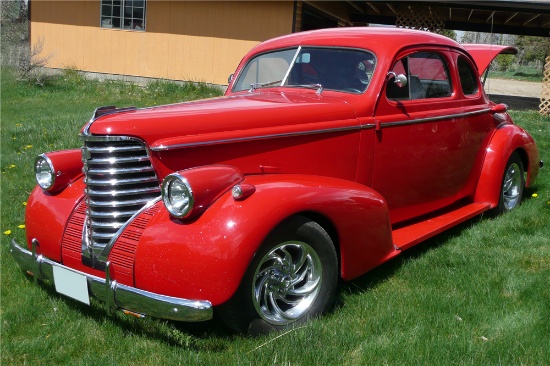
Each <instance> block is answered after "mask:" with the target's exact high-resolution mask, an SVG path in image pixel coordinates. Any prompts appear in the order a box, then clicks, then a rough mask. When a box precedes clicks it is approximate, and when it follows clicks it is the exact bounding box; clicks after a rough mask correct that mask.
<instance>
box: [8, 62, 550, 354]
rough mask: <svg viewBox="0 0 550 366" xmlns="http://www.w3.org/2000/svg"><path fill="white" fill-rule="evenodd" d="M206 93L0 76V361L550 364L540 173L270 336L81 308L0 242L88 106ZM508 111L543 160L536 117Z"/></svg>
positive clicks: (547, 208)
mask: <svg viewBox="0 0 550 366" xmlns="http://www.w3.org/2000/svg"><path fill="white" fill-rule="evenodd" d="M215 94H216V92H215V91H212V90H211V89H208V88H206V87H204V86H193V87H191V86H186V87H180V86H175V85H174V84H170V83H155V84H152V85H149V86H147V87H138V86H135V85H131V84H125V83H120V82H106V83H100V82H96V81H86V80H83V79H82V78H81V77H79V76H78V75H77V74H75V73H67V74H65V75H64V76H63V77H61V78H54V79H50V80H49V81H48V83H47V85H46V86H45V87H37V86H33V85H28V84H22V83H16V82H15V81H14V80H13V78H12V77H11V76H10V74H9V73H5V72H3V73H2V100H1V101H2V107H1V108H2V109H1V118H2V125H1V143H2V145H1V151H2V156H1V164H0V170H1V178H2V181H1V200H0V201H1V205H2V206H1V209H2V210H1V222H0V235H1V237H2V238H1V245H2V247H1V266H2V271H1V289H0V290H1V312H0V317H1V319H0V322H1V323H0V326H1V337H2V338H1V352H2V355H1V362H2V364H3V365H23V364H25V365H46V364H72V365H111V364H113V365H114V364H116V365H148V364H153V365H156V364H159V365H165V364H166V365H170V364H181V365H190V364H192V365H195V364H196V365H213V364H214V365H265V364H274V365H381V364H389V365H450V364H457V365H548V364H550V286H549V284H550V245H549V242H550V178H549V177H548V174H547V172H546V171H545V170H543V171H542V172H541V175H540V178H539V180H538V183H537V185H536V187H534V188H533V189H531V190H529V191H528V192H527V194H526V195H527V199H526V200H525V201H524V203H523V204H522V206H521V207H520V208H519V209H517V210H515V211H513V212H511V213H509V214H507V215H504V216H501V217H498V218H494V219H490V218H478V219H474V220H471V221H469V222H467V223H465V224H463V225H461V226H459V227H456V228H454V229H452V230H450V231H448V232H446V233H444V234H442V235H439V236H437V237H435V238H433V239H431V240H429V241H427V242H425V243H423V244H421V245H419V246H417V247H414V248H412V249H410V250H408V251H406V252H405V253H403V254H402V255H401V256H400V257H398V258H396V259H394V260H392V261H390V262H389V263H386V264H384V265H382V266H381V267H379V268H377V269H375V270H373V271H371V272H370V273H368V274H366V275H364V276H362V277H360V278H359V279H356V280H354V281H351V282H348V283H344V284H342V286H341V290H340V294H339V298H338V305H337V307H336V309H334V311H333V312H331V313H330V314H328V315H326V316H324V317H322V318H321V319H318V320H315V321H312V322H310V323H308V324H306V325H305V326H304V327H301V328H298V329H296V330H293V331H291V332H288V333H286V334H283V335H278V334H271V335H267V336H262V337H259V338H248V337H245V336H241V335H235V334H232V333H230V332H229V331H228V330H227V329H226V328H225V327H224V326H223V325H221V324H220V323H219V322H218V321H216V320H214V321H210V322H207V323H204V324H181V323H175V322H168V321H163V320H158V319H152V318H146V319H141V320H139V319H134V318H131V317H128V316H125V315H122V314H119V313H117V314H116V315H115V316H113V317H109V316H107V315H106V314H105V311H104V309H103V308H102V305H101V303H99V302H97V301H93V302H92V306H90V307H88V306H85V305H81V304H79V303H77V302H75V301H73V300H70V299H67V298H65V297H62V296H60V295H58V294H56V293H55V290H54V289H53V287H52V286H36V285H35V284H34V283H33V281H32V279H30V278H28V277H27V276H25V274H24V273H23V272H22V271H21V270H20V269H19V267H18V266H17V265H16V263H15V262H14V260H13V259H12V258H11V256H10V254H9V253H8V243H9V241H10V240H11V239H12V238H15V239H16V240H17V241H19V242H20V243H22V242H24V234H25V233H24V229H20V228H18V226H19V225H22V224H23V223H24V208H25V207H24V204H23V203H24V202H25V200H26V199H27V196H28V194H29V192H30V190H31V189H32V187H33V186H34V177H33V175H34V174H33V173H32V164H33V159H34V157H35V156H36V155H37V154H39V153H42V152H44V151H50V150H55V149H63V148H74V147H79V146H80V142H79V140H78V137H77V135H78V131H79V129H80V127H81V126H82V124H83V123H84V122H85V121H87V119H88V118H89V117H90V115H91V113H92V111H93V110H94V108H95V107H97V106H100V105H109V104H116V105H117V106H128V105H137V106H147V105H153V104H161V103H171V102H174V101H178V100H184V99H188V98H197V97H200V96H212V95H215ZM512 115H513V118H514V119H515V120H516V121H517V122H518V124H520V125H522V126H524V127H525V128H526V129H527V130H528V131H529V132H530V133H531V134H532V135H533V136H534V137H535V139H536V140H537V142H538V145H539V148H540V150H541V155H542V158H543V159H546V160H549V159H548V157H547V155H548V152H550V118H544V117H541V116H539V115H538V114H537V113H536V112H512ZM547 169H548V168H547ZM533 194H536V195H537V197H533ZM7 230H11V233H10V234H9V235H8V234H4V232H6V231H7Z"/></svg>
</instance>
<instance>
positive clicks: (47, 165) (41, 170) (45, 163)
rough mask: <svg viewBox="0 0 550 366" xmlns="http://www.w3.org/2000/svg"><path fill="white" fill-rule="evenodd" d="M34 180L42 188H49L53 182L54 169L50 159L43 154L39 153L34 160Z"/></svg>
mask: <svg viewBox="0 0 550 366" xmlns="http://www.w3.org/2000/svg"><path fill="white" fill-rule="evenodd" d="M34 174H35V176H36V182H37V183H38V185H39V186H40V187H41V188H42V189H44V190H46V191H47V190H49V189H50V188H52V187H53V184H54V183H55V169H54V167H53V164H52V162H51V160H50V159H49V158H48V157H47V156H46V155H44V154H42V155H39V156H38V157H37V158H36V160H35V162H34Z"/></svg>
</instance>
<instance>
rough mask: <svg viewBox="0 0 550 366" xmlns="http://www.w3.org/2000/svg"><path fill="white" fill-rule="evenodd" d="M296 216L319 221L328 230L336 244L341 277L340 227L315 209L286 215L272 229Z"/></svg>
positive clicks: (335, 248)
mask: <svg viewBox="0 0 550 366" xmlns="http://www.w3.org/2000/svg"><path fill="white" fill-rule="evenodd" d="M296 216H303V217H305V218H307V219H309V220H311V221H313V222H315V223H317V224H318V225H319V226H321V228H323V230H325V231H326V233H327V234H328V236H329V237H330V240H331V241H332V244H333V245H334V250H335V251H336V256H337V258H338V269H339V272H340V277H341V265H342V255H341V253H340V236H339V234H338V229H337V227H336V225H335V224H334V222H333V221H332V220H331V219H330V218H329V217H328V216H326V215H324V214H322V213H320V212H315V211H302V212H297V213H295V214H292V215H290V216H288V217H286V218H285V219H284V220H282V221H281V222H280V223H279V224H277V225H276V226H275V227H274V228H273V230H272V231H274V230H276V229H277V228H279V227H280V226H282V225H285V222H286V221H288V220H291V219H292V218H293V217H296Z"/></svg>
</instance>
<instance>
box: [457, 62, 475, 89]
mask: <svg viewBox="0 0 550 366" xmlns="http://www.w3.org/2000/svg"><path fill="white" fill-rule="evenodd" d="M458 77H459V78H460V86H461V87H462V92H463V93H464V95H474V94H477V92H478V91H479V89H478V83H477V80H478V78H477V76H476V72H475V71H474V69H473V68H472V65H470V63H469V62H468V61H467V60H466V59H465V58H464V57H462V56H459V57H458Z"/></svg>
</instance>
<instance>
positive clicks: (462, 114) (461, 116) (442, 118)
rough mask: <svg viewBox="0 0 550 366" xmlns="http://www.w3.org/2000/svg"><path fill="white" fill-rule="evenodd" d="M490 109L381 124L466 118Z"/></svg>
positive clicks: (410, 123) (395, 124)
mask: <svg viewBox="0 0 550 366" xmlns="http://www.w3.org/2000/svg"><path fill="white" fill-rule="evenodd" d="M490 111H491V109H490V108H484V109H480V110H479V111H473V112H465V113H456V114H448V115H445V116H437V117H427V118H419V119H412V120H407V121H397V122H383V123H381V126H382V127H397V126H406V125H415V124H419V123H426V122H437V121H441V120H445V119H454V118H464V117H470V116H475V115H478V114H484V113H489V112H490Z"/></svg>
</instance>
